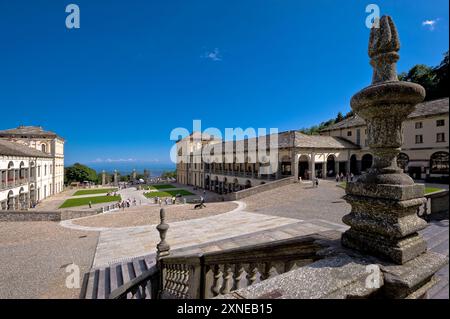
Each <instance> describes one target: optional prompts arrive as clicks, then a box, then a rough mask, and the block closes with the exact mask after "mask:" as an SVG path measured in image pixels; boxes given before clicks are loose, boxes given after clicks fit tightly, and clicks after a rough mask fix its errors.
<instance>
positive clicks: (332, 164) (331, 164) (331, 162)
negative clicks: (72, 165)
mask: <svg viewBox="0 0 450 319" xmlns="http://www.w3.org/2000/svg"><path fill="white" fill-rule="evenodd" d="M335 175H336V159H335V157H334V155H328V157H327V176H329V177H330V176H335Z"/></svg>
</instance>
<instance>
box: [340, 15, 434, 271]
mask: <svg viewBox="0 0 450 319" xmlns="http://www.w3.org/2000/svg"><path fill="white" fill-rule="evenodd" d="M399 48H400V43H399V40H398V34H397V30H396V28H395V25H394V23H393V21H392V19H391V18H390V17H386V16H384V17H382V18H381V21H380V28H373V29H372V30H371V35H370V43H369V56H370V58H371V65H372V67H373V79H372V84H371V85H370V86H369V87H366V88H365V89H363V90H361V91H360V92H358V93H356V94H355V95H354V96H353V97H352V99H351V107H352V109H353V111H354V112H355V113H356V114H358V115H359V116H360V117H362V118H363V119H365V121H366V123H367V130H368V146H369V149H370V151H371V153H373V154H374V163H373V166H372V168H370V169H368V170H367V171H366V172H365V173H364V174H363V175H361V176H360V177H359V178H358V179H357V180H356V181H354V182H350V183H348V184H347V187H346V196H345V199H346V201H347V202H348V203H349V204H350V205H351V206H352V209H351V212H350V213H349V214H348V215H346V216H344V217H343V219H342V220H343V222H344V223H345V224H347V225H349V226H350V227H351V228H350V229H349V230H347V231H346V232H345V233H344V234H343V235H342V244H343V245H344V246H346V247H349V248H353V249H356V250H359V251H363V252H367V253H369V254H372V255H375V256H378V257H381V258H384V259H387V260H390V261H393V262H394V263H397V264H404V263H406V262H408V261H411V260H413V259H415V258H416V257H418V256H420V255H422V254H423V253H425V252H426V250H427V245H426V242H425V241H424V239H423V238H422V237H421V236H420V235H419V234H418V231H419V230H421V229H424V228H425V227H426V225H427V224H426V222H425V221H424V220H423V219H421V218H419V217H418V216H417V210H418V208H419V207H420V206H421V205H422V204H423V203H424V202H425V199H424V186H423V185H418V184H414V181H413V180H412V179H411V178H410V177H409V176H408V175H406V174H404V173H403V171H402V169H400V168H398V167H397V161H396V156H397V155H398V154H399V153H400V147H401V145H402V133H401V126H402V122H403V121H404V120H406V118H407V116H408V115H409V114H410V113H411V112H413V111H414V109H415V106H416V105H417V104H418V103H420V102H422V101H423V99H424V97H425V90H424V88H423V87H421V86H420V85H418V84H414V83H411V82H400V81H398V77H397V73H396V62H397V61H398V59H399V55H398V53H397V52H398V50H399Z"/></svg>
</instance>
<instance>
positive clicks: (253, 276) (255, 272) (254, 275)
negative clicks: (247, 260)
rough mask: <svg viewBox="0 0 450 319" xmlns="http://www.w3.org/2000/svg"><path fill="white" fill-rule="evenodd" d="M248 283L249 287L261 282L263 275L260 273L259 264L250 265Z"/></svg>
mask: <svg viewBox="0 0 450 319" xmlns="http://www.w3.org/2000/svg"><path fill="white" fill-rule="evenodd" d="M247 281H248V285H247V286H251V285H253V284H255V283H258V282H260V281H261V273H260V272H259V268H258V265H257V264H250V267H249V273H248V275H247Z"/></svg>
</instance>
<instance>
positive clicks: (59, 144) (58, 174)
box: [0, 126, 64, 210]
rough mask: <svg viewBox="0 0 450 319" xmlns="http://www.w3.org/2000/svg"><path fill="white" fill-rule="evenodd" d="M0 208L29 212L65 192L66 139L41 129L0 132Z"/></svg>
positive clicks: (29, 127)
mask: <svg viewBox="0 0 450 319" xmlns="http://www.w3.org/2000/svg"><path fill="white" fill-rule="evenodd" d="M0 175H1V176H0V205H1V206H0V209H2V210H4V209H27V208H30V207H32V206H33V205H34V204H36V203H37V202H39V201H41V200H43V199H45V198H47V197H49V196H52V195H54V194H57V193H59V192H61V191H63V188H64V140H63V139H62V138H61V137H59V136H57V135H56V134H55V133H53V132H48V131H44V130H43V129H42V128H41V127H35V126H20V127H18V128H16V129H10V130H3V131H0Z"/></svg>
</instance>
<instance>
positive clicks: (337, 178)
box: [336, 174, 339, 183]
mask: <svg viewBox="0 0 450 319" xmlns="http://www.w3.org/2000/svg"><path fill="white" fill-rule="evenodd" d="M336 183H339V174H336Z"/></svg>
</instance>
